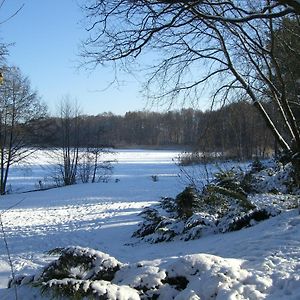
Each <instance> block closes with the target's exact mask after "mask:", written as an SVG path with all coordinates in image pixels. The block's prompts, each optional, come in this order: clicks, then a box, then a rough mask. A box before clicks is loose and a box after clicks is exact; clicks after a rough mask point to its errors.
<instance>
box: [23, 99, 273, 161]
mask: <svg viewBox="0 0 300 300" xmlns="http://www.w3.org/2000/svg"><path fill="white" fill-rule="evenodd" d="M266 107H268V105H266ZM269 110H271V107H270V108H269ZM68 118H69V120H68V122H69V123H70V124H72V123H73V124H74V126H71V127H70V128H69V133H68V135H69V136H70V139H71V142H70V143H71V144H73V145H74V146H80V147H158V148H164V147H181V148H186V149H191V150H194V151H201V152H206V153H211V152H218V153H220V154H221V155H222V156H224V157H231V158H238V159H248V158H252V157H266V156H269V155H270V154H273V153H274V151H276V143H275V141H274V138H273V137H272V134H271V132H270V131H269V130H268V129H267V127H266V125H265V123H264V121H263V120H262V119H261V117H260V116H259V114H258V113H257V111H256V109H255V107H253V105H251V104H249V103H248V102H238V103H232V104H230V105H226V106H224V107H222V108H220V109H217V110H210V111H205V112H202V111H200V110H194V109H181V110H175V111H168V112H165V113H163V112H160V113H159V112H149V111H134V112H127V113H126V114H125V115H124V116H120V115H115V114H112V113H103V114H99V115H96V116H88V115H80V114H78V115H76V116H68ZM65 121H66V116H62V117H46V118H43V119H40V120H35V121H34V122H33V123H31V124H30V125H29V126H28V129H27V130H26V134H27V135H28V136H27V138H28V139H29V140H30V144H31V145H35V146H38V147H60V146H62V145H63V141H62V135H61V134H60V133H61V131H62V126H64V122H65ZM75 124H77V125H76V126H75ZM75 127H77V128H75ZM72 128H73V129H72Z"/></svg>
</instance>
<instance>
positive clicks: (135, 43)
mask: <svg viewBox="0 0 300 300" xmlns="http://www.w3.org/2000/svg"><path fill="white" fill-rule="evenodd" d="M85 11H86V16H87V22H88V24H89V25H90V26H89V28H88V31H89V32H90V37H89V39H88V40H87V41H86V43H85V48H84V51H83V57H84V58H86V61H87V62H88V63H89V64H92V65H93V66H97V65H98V64H104V63H108V62H111V63H113V64H114V65H116V64H117V63H118V62H120V63H121V65H123V66H125V68H127V67H128V63H132V62H133V61H134V60H135V59H136V58H137V57H139V56H141V55H142V54H143V53H145V52H147V50H149V49H150V50H152V51H153V52H154V53H155V61H156V62H157V63H153V65H152V69H151V70H152V71H151V73H150V75H149V80H148V82H147V86H148V87H150V91H155V92H154V93H155V94H154V95H152V94H151V93H149V94H148V96H152V97H153V99H156V100H160V99H165V100H164V101H166V100H167V102H168V103H172V102H173V101H175V100H176V99H184V100H191V101H195V100H197V99H198V98H199V91H201V89H202V88H203V84H207V83H209V85H207V86H206V87H207V88H211V87H212V86H213V87H214V93H213V96H212V101H213V102H216V101H217V100H219V101H221V103H222V102H224V101H226V100H227V99H229V98H231V99H233V98H237V97H238V98H241V97H242V96H241V93H242V94H245V95H246V96H247V98H248V100H249V101H251V102H252V103H253V105H254V106H255V107H256V108H257V109H258V111H259V112H260V114H261V116H262V117H263V119H264V120H265V122H266V124H267V126H268V127H269V128H270V130H271V131H272V133H273V135H274V136H275V138H276V140H277V141H278V143H279V144H280V145H281V147H282V149H284V150H287V151H292V152H293V153H296V152H299V151H300V133H299V126H298V124H297V121H296V118H295V114H294V111H293V109H292V107H291V105H290V102H289V99H288V98H287V93H286V82H285V81H284V80H283V76H282V72H283V71H282V67H281V66H280V64H278V61H277V58H276V55H275V52H276V45H277V43H276V35H275V32H276V30H277V29H278V28H280V26H282V24H283V19H284V18H289V19H293V20H295V22H297V20H298V17H299V13H300V12H299V2H298V1H272V0H262V1H261V0H259V1H258V0H251V1H250V0H239V1H235V0H231V1H222V2H218V1H213V0H206V1H205V0H191V1H188V0H186V1H185V0H177V1H169V0H154V1H150V0H136V1H134V0H132V1H129V0H121V1H117V0H111V1H107V0H101V1H87V5H86V6H85ZM298 24H299V23H298ZM294 34H295V39H299V25H298V30H297V31H296V32H295V33H294ZM290 47H291V48H292V49H293V50H294V51H295V52H298V51H299V49H296V48H295V47H294V45H293V44H291V45H290ZM298 53H299V52H298ZM159 54H161V55H159ZM274 77H276V78H278V79H279V83H280V84H276V85H275V84H274V82H273V80H272V79H273V78H274ZM297 80H298V79H297ZM266 89H267V90H268V93H267V94H268V95H269V96H268V97H269V98H270V99H271V101H272V102H273V103H274V106H276V109H277V110H278V111H279V113H280V116H281V119H282V120H283V122H284V124H285V125H284V129H282V128H283V126H281V127H278V126H277V123H276V122H275V121H274V119H272V117H271V115H270V114H269V113H268V112H267V111H266V109H265V107H264V101H266V100H267V97H266ZM158 91H159V92H158ZM243 98H245V97H244V96H243ZM293 101H294V102H297V103H299V99H297V98H296V99H293Z"/></svg>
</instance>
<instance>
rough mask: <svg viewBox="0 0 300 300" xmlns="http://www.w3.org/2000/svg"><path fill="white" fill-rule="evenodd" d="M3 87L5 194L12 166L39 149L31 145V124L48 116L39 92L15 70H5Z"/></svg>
mask: <svg viewBox="0 0 300 300" xmlns="http://www.w3.org/2000/svg"><path fill="white" fill-rule="evenodd" d="M3 73H4V81H3V84H2V85H1V88H0V193H1V195H3V194H5V193H6V186H7V179H8V174H9V170H10V167H11V166H12V165H14V164H16V163H19V162H21V161H24V160H25V159H26V158H27V157H28V156H29V155H30V154H31V153H32V152H34V151H35V150H36V149H35V148H33V147H32V145H30V144H29V142H28V139H27V137H28V129H29V128H30V126H29V124H30V123H31V122H32V121H34V120H37V119H40V118H42V117H44V116H45V114H46V106H45V105H44V104H42V103H41V100H40V98H39V97H38V95H37V92H35V91H32V89H31V87H30V82H29V80H28V78H26V77H24V76H23V75H22V74H21V72H20V70H19V69H18V68H16V67H12V68H8V67H5V68H4V69H3Z"/></svg>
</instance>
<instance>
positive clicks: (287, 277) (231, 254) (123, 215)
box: [0, 158, 300, 300]
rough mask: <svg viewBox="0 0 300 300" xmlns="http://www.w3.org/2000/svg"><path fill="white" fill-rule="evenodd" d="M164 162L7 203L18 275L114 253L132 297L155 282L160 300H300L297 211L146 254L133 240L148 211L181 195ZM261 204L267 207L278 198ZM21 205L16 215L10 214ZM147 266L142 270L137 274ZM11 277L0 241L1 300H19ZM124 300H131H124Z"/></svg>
mask: <svg viewBox="0 0 300 300" xmlns="http://www.w3.org/2000/svg"><path fill="white" fill-rule="evenodd" d="M149 160H150V159H148V158H146V161H149ZM161 161H165V163H155V162H154V161H153V162H152V163H145V164H143V163H142V158H141V159H140V163H137V162H136V161H135V162H131V163H130V164H129V163H124V164H122V163H119V164H118V166H117V167H116V174H115V176H118V178H120V181H118V182H115V181H114V180H111V181H110V182H108V183H101V184H86V185H83V184H81V185H75V186H70V187H63V188H57V189H52V190H47V191H39V192H34V193H26V194H12V195H7V196H4V197H1V201H0V209H1V212H2V213H3V215H2V220H3V224H4V227H5V231H6V234H7V237H8V243H9V248H10V251H11V256H12V261H13V265H14V267H15V271H16V273H17V274H35V273H36V272H37V271H38V270H39V269H40V268H41V267H43V266H45V265H46V264H47V263H48V262H50V261H52V260H53V257H51V256H49V255H47V254H46V252H47V251H49V250H50V249H53V248H56V247H67V246H70V245H78V246H81V247H89V248H93V249H97V250H99V251H102V252H105V253H108V254H109V255H111V256H113V257H115V258H116V259H117V260H119V261H120V262H122V263H124V264H128V267H126V268H124V269H121V270H120V273H119V274H117V276H116V278H115V279H114V281H113V282H112V284H114V285H117V286H118V285H128V284H130V285H131V286H132V287H133V286H134V284H138V283H139V282H140V281H141V279H143V281H144V282H148V284H149V285H151V284H153V282H154V283H155V282H156V283H157V282H158V285H157V287H155V289H157V290H160V292H161V298H159V299H167V300H168V299H172V298H171V297H172V296H174V297H177V298H176V299H218V300H220V299H295V300H296V299H300V276H299V273H300V216H299V215H298V212H297V210H290V211H286V212H283V213H281V214H280V215H278V216H277V217H274V218H271V219H269V220H267V221H264V222H261V223H259V224H258V225H256V226H253V227H251V228H246V229H242V230H240V231H237V232H231V233H226V234H218V235H212V236H207V237H203V238H200V239H199V240H192V241H187V242H184V241H181V240H177V241H173V242H168V243H159V244H147V243H144V242H141V241H139V240H137V239H134V238H131V235H132V233H133V231H134V230H135V229H136V228H137V223H138V222H139V221H140V220H141V217H140V216H138V213H139V212H140V211H141V210H142V208H143V207H145V206H147V205H149V204H153V203H155V202H157V201H158V200H159V198H160V197H161V196H166V195H168V196H171V197H174V196H175V195H176V194H177V193H178V192H180V191H181V190H182V188H183V183H182V181H181V180H178V178H177V177H176V174H177V172H178V169H177V168H176V167H175V166H174V165H173V164H172V162H171V160H169V161H168V162H167V161H166V160H164V159H163V158H162V159H161ZM117 168H118V169H117ZM153 174H157V175H158V176H159V180H158V181H157V182H154V181H153V180H151V177H150V176H151V175H153ZM121 175H123V176H121ZM264 197H265V198H264V199H268V200H270V199H271V197H272V196H270V195H265V196H264ZM20 201H21V202H20ZM16 203H18V205H17V206H15V207H12V208H11V209H9V210H7V211H5V209H6V208H8V207H11V206H13V205H14V204H16ZM138 262H139V263H138ZM141 265H142V266H143V268H140V267H138V266H141ZM192 267H193V268H192ZM191 269H193V270H195V271H194V272H191ZM196 270H197V272H196ZM172 272H173V273H172ZM166 273H168V274H169V275H170V274H173V275H174V274H175V275H176V274H177V275H178V274H179V273H180V274H181V276H185V278H186V279H187V280H188V283H187V284H186V286H185V287H184V288H183V289H181V290H180V291H178V290H176V289H174V286H173V287H172V285H171V286H167V285H166V282H165V281H164V278H165V277H164V276H167V275H166ZM180 274H179V275H180ZM175 275H174V276H175ZM9 276H10V269H9V264H8V262H7V257H6V254H5V246H4V243H3V240H1V242H0V299H14V292H13V290H7V289H6V285H7V282H8V279H9ZM103 284H104V283H103ZM106 286H107V285H106ZM114 288H116V287H115V286H114ZM35 293H38V292H37V290H31V289H28V287H25V286H23V287H22V288H21V289H20V290H19V299H26V300H30V299H42V298H40V297H41V296H40V295H38V296H37V298H33V295H34V294H35ZM128 295H129V294H127V296H128ZM197 295H198V296H197ZM30 297H31V298H30ZM119 299H128V297H127V298H126V293H125V294H123V298H119Z"/></svg>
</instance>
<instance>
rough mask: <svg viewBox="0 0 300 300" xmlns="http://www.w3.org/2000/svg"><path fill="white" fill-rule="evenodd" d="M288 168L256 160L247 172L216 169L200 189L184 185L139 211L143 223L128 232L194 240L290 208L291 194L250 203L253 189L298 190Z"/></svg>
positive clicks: (154, 238) (158, 239) (157, 239)
mask: <svg viewBox="0 0 300 300" xmlns="http://www.w3.org/2000/svg"><path fill="white" fill-rule="evenodd" d="M291 172H293V170H292V166H291V165H290V164H287V165H285V166H283V165H282V164H280V163H278V162H275V161H272V162H267V163H262V162H259V161H255V162H254V163H253V164H252V166H251V168H250V170H249V171H247V172H243V171H242V170H240V169H239V168H232V169H231V170H227V171H223V170H220V171H219V172H218V173H216V174H215V175H214V176H215V178H214V180H213V181H212V182H211V183H209V184H207V185H205V186H204V187H203V188H202V190H201V191H199V190H198V189H197V188H196V187H194V186H188V187H186V188H185V190H184V191H183V192H182V193H180V194H178V195H177V197H176V198H175V199H173V198H162V199H161V201H160V203H159V204H158V205H156V206H153V207H148V208H145V209H144V210H143V211H142V213H141V214H140V215H141V216H142V217H143V219H144V221H143V222H142V223H141V224H139V228H138V229H137V230H136V231H135V232H134V233H133V236H134V237H138V238H142V239H144V240H146V241H149V242H152V243H157V242H162V241H170V240H173V239H183V240H190V239H197V238H200V237H201V236H204V235H208V234H214V233H224V232H228V231H234V230H239V229H241V228H244V227H249V226H252V225H253V224H256V223H257V222H259V221H262V220H265V219H268V218H269V217H271V216H274V215H277V214H279V213H280V211H281V209H282V208H284V209H286V208H294V207H295V206H296V205H297V203H296V202H297V201H296V198H293V197H292V196H291V199H288V201H287V203H286V205H284V203H280V202H286V198H285V197H281V200H282V199H284V200H283V201H281V200H280V201H279V202H278V201H277V200H276V201H277V205H275V203H268V205H265V204H264V203H262V201H260V202H259V201H253V198H255V197H254V196H253V194H255V193H275V194H280V193H287V192H291V191H294V192H295V191H297V189H296V188H295V184H294V182H293V179H292V174H291Z"/></svg>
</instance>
